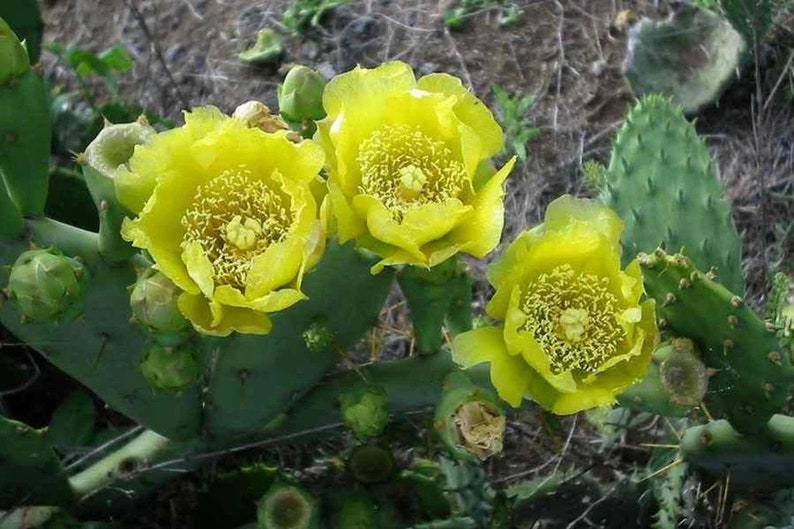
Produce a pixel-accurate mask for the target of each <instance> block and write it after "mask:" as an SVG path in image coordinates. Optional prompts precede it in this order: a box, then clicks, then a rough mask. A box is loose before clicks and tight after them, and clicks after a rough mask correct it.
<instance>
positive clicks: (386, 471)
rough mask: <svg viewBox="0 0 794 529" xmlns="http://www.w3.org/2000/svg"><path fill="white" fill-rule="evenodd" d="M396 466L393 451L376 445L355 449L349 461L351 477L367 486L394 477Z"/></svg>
mask: <svg viewBox="0 0 794 529" xmlns="http://www.w3.org/2000/svg"><path fill="white" fill-rule="evenodd" d="M396 465H397V464H396V462H395V460H394V454H393V453H392V451H391V450H389V449H388V448H385V447H383V446H380V445H377V444H374V443H368V444H363V445H359V446H357V447H355V448H354V449H353V451H352V452H351V453H350V458H349V459H348V461H347V469H348V470H349V471H350V475H351V476H353V479H355V480H356V481H358V482H360V483H363V484H365V485H372V484H375V483H383V482H384V481H387V480H388V479H390V478H391V477H392V476H393V475H394V472H395V470H396V468H397V467H396Z"/></svg>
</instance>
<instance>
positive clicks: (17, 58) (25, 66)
mask: <svg viewBox="0 0 794 529" xmlns="http://www.w3.org/2000/svg"><path fill="white" fill-rule="evenodd" d="M0 59H2V60H1V61H0V84H5V83H7V82H8V81H9V80H11V79H13V78H16V77H21V76H22V75H23V74H25V72H27V71H28V70H30V60H29V59H28V52H27V51H25V47H24V46H23V45H22V43H21V42H19V39H18V38H17V36H16V34H15V33H14V31H13V30H12V29H11V27H10V26H9V25H8V24H6V21H5V20H3V19H2V18H0Z"/></svg>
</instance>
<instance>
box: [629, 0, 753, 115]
mask: <svg viewBox="0 0 794 529" xmlns="http://www.w3.org/2000/svg"><path fill="white" fill-rule="evenodd" d="M745 48H746V45H745V42H744V39H742V36H741V35H740V34H739V33H738V32H737V31H736V30H735V29H733V28H732V27H731V25H730V24H729V23H728V22H727V21H726V20H725V19H723V18H722V17H721V16H720V15H718V14H716V13H714V12H711V11H708V10H706V9H703V8H701V7H698V6H696V5H687V4H684V5H682V6H679V7H678V8H677V9H676V10H675V11H674V12H673V14H672V15H671V17H670V19H669V20H665V21H658V22H657V21H652V20H650V19H647V18H645V19H643V20H641V21H640V22H639V23H638V24H636V25H635V26H633V27H632V28H631V31H630V32H629V40H628V53H627V59H626V64H625V76H626V79H627V80H628V81H629V84H630V85H631V89H632V90H633V91H634V93H635V94H636V95H637V96H638V97H639V96H643V95H645V94H665V95H668V96H670V97H672V100H673V102H674V103H675V104H677V105H681V106H682V107H683V108H684V111H685V112H695V111H697V110H698V109H699V108H700V107H702V106H703V105H706V104H708V103H711V102H713V101H715V100H716V99H717V97H719V95H720V93H722V91H723V89H724V88H725V87H726V86H727V85H728V84H729V83H730V81H731V80H733V79H734V78H735V77H736V71H737V70H738V69H739V67H740V66H741V60H742V57H743V53H744V51H745Z"/></svg>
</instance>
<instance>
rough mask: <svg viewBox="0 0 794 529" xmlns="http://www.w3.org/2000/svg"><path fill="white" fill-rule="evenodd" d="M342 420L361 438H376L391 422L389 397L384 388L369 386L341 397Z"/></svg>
mask: <svg viewBox="0 0 794 529" xmlns="http://www.w3.org/2000/svg"><path fill="white" fill-rule="evenodd" d="M340 401H341V405H342V418H343V419H344V421H345V424H346V425H347V427H348V428H350V429H351V430H352V431H353V433H354V434H356V435H357V436H358V437H361V438H364V439H366V438H368V437H376V436H378V435H380V434H381V433H382V432H383V429H384V428H386V424H388V422H389V397H388V395H386V392H385V391H384V390H383V388H381V387H378V386H367V387H366V388H364V389H361V390H358V391H352V392H350V393H345V394H343V395H342V396H341V397H340Z"/></svg>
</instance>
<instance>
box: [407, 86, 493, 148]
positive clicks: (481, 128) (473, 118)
mask: <svg viewBox="0 0 794 529" xmlns="http://www.w3.org/2000/svg"><path fill="white" fill-rule="evenodd" d="M417 84H418V86H419V88H421V89H422V90H427V91H428V92H439V93H442V94H448V95H455V96H456V97H457V103H456V104H455V106H454V107H453V112H455V115H457V116H458V118H459V119H460V120H461V121H462V122H463V123H465V124H466V125H467V126H469V127H470V128H471V129H472V130H473V131H476V132H477V135H478V136H479V138H480V142H481V144H482V148H483V153H482V155H483V157H484V158H490V157H491V156H494V155H495V154H498V153H499V151H501V150H502V146H503V144H504V135H503V134H502V129H501V128H500V127H499V124H498V123H497V122H496V120H495V119H494V117H493V114H492V113H491V111H490V110H488V108H487V107H486V106H485V105H484V104H483V102H482V101H480V100H479V99H477V97H476V96H475V95H474V94H472V93H471V92H470V91H469V90H468V89H466V87H464V86H463V83H462V82H461V81H460V79H458V78H457V77H453V76H451V75H448V74H445V73H432V74H430V75H425V76H424V77H422V78H421V79H419V81H418V83H417Z"/></svg>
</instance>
